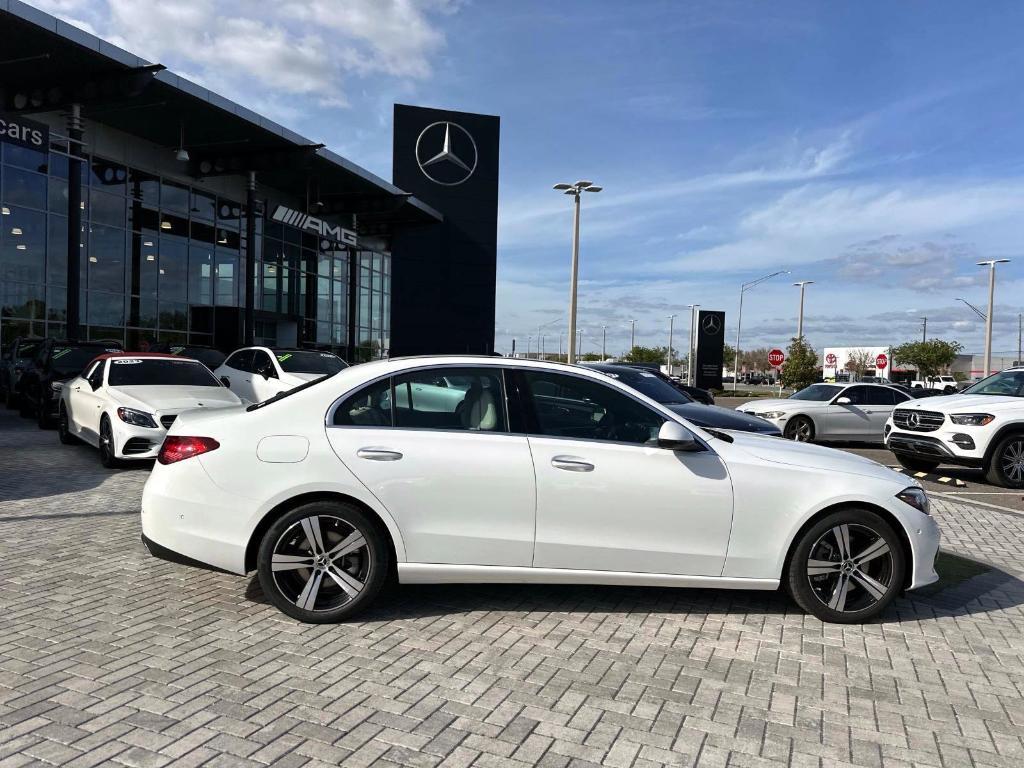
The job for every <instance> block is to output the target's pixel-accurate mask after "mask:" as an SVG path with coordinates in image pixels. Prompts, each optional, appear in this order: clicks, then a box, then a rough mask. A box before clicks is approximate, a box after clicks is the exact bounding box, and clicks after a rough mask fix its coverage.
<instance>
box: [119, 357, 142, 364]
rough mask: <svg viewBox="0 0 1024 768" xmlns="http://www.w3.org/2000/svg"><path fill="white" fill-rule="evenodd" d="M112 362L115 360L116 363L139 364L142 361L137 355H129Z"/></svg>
mask: <svg viewBox="0 0 1024 768" xmlns="http://www.w3.org/2000/svg"><path fill="white" fill-rule="evenodd" d="M111 362H113V364H114V365H138V364H139V363H141V362H142V361H141V360H139V359H138V358H137V357H129V358H126V359H123V360H112V361H111Z"/></svg>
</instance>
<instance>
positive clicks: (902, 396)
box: [890, 389, 910, 403]
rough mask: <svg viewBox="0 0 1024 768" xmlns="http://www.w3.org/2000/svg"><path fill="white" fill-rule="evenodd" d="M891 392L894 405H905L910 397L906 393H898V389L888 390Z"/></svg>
mask: <svg viewBox="0 0 1024 768" xmlns="http://www.w3.org/2000/svg"><path fill="white" fill-rule="evenodd" d="M890 391H891V392H892V398H893V402H894V403H905V402H906V401H907V400H910V395H908V394H907V393H906V392H900V391H899V390H898V389H893V390H890Z"/></svg>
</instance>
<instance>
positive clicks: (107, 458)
mask: <svg viewBox="0 0 1024 768" xmlns="http://www.w3.org/2000/svg"><path fill="white" fill-rule="evenodd" d="M100 459H101V460H102V462H103V464H104V465H107V464H108V463H112V462H113V460H114V434H113V432H112V431H111V429H110V424H109V423H108V422H106V421H104V422H103V423H102V424H101V425H100Z"/></svg>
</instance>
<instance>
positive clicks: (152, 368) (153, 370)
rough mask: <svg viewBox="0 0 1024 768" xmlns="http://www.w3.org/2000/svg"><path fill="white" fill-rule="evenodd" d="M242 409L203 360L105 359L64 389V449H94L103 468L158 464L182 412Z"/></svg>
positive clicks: (60, 429)
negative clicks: (80, 443) (139, 461)
mask: <svg viewBox="0 0 1024 768" xmlns="http://www.w3.org/2000/svg"><path fill="white" fill-rule="evenodd" d="M237 405H241V401H240V400H239V399H238V398H237V397H236V396H235V395H233V394H232V393H231V391H230V390H229V389H227V388H226V387H224V386H223V385H222V384H221V383H220V382H219V381H218V380H217V377H216V376H214V375H213V373H212V372H211V371H210V369H209V368H207V367H206V366H205V365H203V364H202V363H200V362H199V361H198V360H190V359H188V358H180V357H176V356H174V355H158V354H151V353H139V352H118V353H116V354H106V355H100V356H99V357H97V358H96V359H95V360H93V361H92V362H91V363H89V364H88V365H87V366H86V367H85V369H84V370H83V371H82V373H81V374H79V375H78V377H76V378H75V379H72V380H71V381H69V382H67V383H66V384H65V385H64V386H63V388H62V389H61V397H60V404H59V406H58V427H57V429H58V435H59V436H60V441H61V442H62V443H64V444H65V445H70V444H72V443H75V442H77V441H79V440H83V441H85V442H86V443H89V444H90V445H94V446H96V447H97V448H99V451H100V461H101V462H102V463H103V466H105V467H113V466H116V465H117V464H119V463H120V462H121V461H124V460H130V459H154V458H156V455H157V452H158V451H159V450H160V445H161V444H162V443H163V440H164V435H166V434H167V428H168V427H170V426H171V424H173V423H174V421H175V419H177V418H178V416H179V415H180V414H181V413H182V411H186V410H189V409H191V408H199V409H205V410H215V409H217V408H226V407H230V406H237Z"/></svg>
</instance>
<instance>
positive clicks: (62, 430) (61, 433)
mask: <svg viewBox="0 0 1024 768" xmlns="http://www.w3.org/2000/svg"><path fill="white" fill-rule="evenodd" d="M57 437H58V439H60V441H61V443H63V444H64V445H74V444H75V443H77V442H78V438H77V437H75V436H74V435H73V434H71V429H70V427H69V425H68V411H67V408H65V407H64V403H61V404H60V406H59V410H58V416H57Z"/></svg>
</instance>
